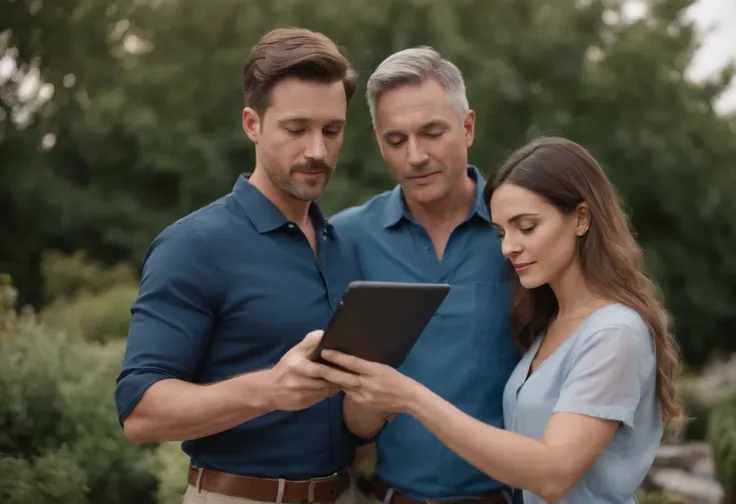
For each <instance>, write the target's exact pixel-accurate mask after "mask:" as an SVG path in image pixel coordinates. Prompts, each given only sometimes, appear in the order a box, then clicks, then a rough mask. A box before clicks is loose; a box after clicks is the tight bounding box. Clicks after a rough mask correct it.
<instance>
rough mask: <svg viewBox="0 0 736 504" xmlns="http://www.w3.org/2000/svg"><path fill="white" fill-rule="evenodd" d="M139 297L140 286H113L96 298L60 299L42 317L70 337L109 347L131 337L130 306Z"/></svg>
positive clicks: (89, 296)
mask: <svg viewBox="0 0 736 504" xmlns="http://www.w3.org/2000/svg"><path fill="white" fill-rule="evenodd" d="M137 294H138V287H137V286H136V285H128V284H120V285H113V286H112V287H110V288H108V289H106V290H103V291H101V292H100V293H98V294H95V295H91V294H82V295H79V296H77V297H74V298H70V299H67V298H60V299H58V300H56V301H55V302H53V303H52V304H50V305H49V306H47V307H46V308H45V309H44V310H43V311H42V313H41V316H42V318H43V320H44V322H45V323H47V324H49V325H51V326H53V327H56V328H59V329H63V330H64V331H66V332H67V333H68V334H70V335H74V336H75V337H79V338H82V339H84V340H85V341H94V342H99V343H106V342H108V341H111V340H115V339H120V338H125V337H126V336H127V335H128V327H129V325H130V306H131V304H132V303H133V301H135V297H136V295H137Z"/></svg>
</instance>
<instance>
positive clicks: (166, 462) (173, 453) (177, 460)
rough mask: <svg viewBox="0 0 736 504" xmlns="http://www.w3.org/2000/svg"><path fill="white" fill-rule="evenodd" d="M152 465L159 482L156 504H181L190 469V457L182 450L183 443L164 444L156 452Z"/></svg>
mask: <svg viewBox="0 0 736 504" xmlns="http://www.w3.org/2000/svg"><path fill="white" fill-rule="evenodd" d="M152 464H153V465H152V470H153V472H154V473H155V474H156V477H157V480H158V488H157V490H156V503H157V504H181V500H182V496H183V495H184V491H185V490H186V489H187V468H188V467H189V457H187V456H186V454H185V453H184V452H183V451H182V450H181V443H173V442H172V443H162V444H161V445H160V446H159V447H158V448H156V450H154V453H153V457H152Z"/></svg>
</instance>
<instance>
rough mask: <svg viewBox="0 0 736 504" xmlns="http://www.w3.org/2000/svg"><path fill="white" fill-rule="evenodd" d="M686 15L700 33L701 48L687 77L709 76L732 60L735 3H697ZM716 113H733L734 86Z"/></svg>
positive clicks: (730, 0) (735, 37) (735, 40)
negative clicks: (688, 15)
mask: <svg viewBox="0 0 736 504" xmlns="http://www.w3.org/2000/svg"><path fill="white" fill-rule="evenodd" d="M690 15H691V16H692V18H693V19H694V20H695V23H696V25H697V26H698V27H699V29H700V30H701V31H702V48H701V49H700V52H699V53H698V54H697V57H696V58H695V62H694V63H693V66H692V68H691V72H690V73H691V77H692V78H693V79H699V78H703V77H707V76H708V75H711V74H712V73H713V72H714V71H717V70H718V69H720V68H722V67H723V66H724V65H725V64H726V63H727V62H728V61H733V60H736V0H699V1H698V2H697V3H696V4H695V5H694V6H693V7H692V9H691V11H690ZM717 107H718V109H719V110H720V111H724V112H725V111H733V112H736V84H733V85H731V88H730V89H729V91H728V92H727V93H726V94H725V95H724V96H723V97H722V98H721V99H720V100H719V102H718V103H717Z"/></svg>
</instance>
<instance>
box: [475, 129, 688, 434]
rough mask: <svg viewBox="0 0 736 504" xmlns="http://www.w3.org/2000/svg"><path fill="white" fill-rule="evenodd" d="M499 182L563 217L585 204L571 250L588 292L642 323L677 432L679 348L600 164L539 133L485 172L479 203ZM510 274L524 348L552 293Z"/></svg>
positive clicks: (551, 312)
mask: <svg viewBox="0 0 736 504" xmlns="http://www.w3.org/2000/svg"><path fill="white" fill-rule="evenodd" d="M505 183H508V184H514V185H516V186H519V187H522V188H524V189H527V190H529V191H532V192H534V193H536V194H538V195H539V196H541V197H542V198H544V199H545V200H546V201H548V202H549V203H550V204H552V205H554V206H555V207H556V208H557V209H558V210H560V211H561V212H563V213H564V214H566V215H570V214H571V213H572V212H573V211H575V209H576V208H577V207H578V205H579V204H580V203H582V202H585V203H586V204H587V206H588V209H589V214H590V226H589V229H588V232H587V233H586V234H585V235H584V236H582V237H580V238H579V241H578V248H577V254H578V258H579V261H580V266H581V269H582V273H583V278H584V279H585V282H586V285H587V286H588V288H589V289H590V290H591V292H593V293H594V294H596V295H598V296H601V297H605V298H608V299H613V300H615V301H616V302H618V303H621V304H623V305H625V306H628V307H630V308H631V309H633V310H636V311H637V312H638V313H639V314H640V315H641V316H642V318H643V319H644V320H645V321H646V323H647V324H648V326H649V329H650V331H651V334H652V339H653V341H654V348H655V352H656V358H657V396H658V398H659V402H660V407H661V410H662V417H663V420H664V422H665V424H666V426H667V427H668V430H670V432H671V431H672V430H676V429H677V427H678V425H679V423H680V421H681V420H682V418H683V412H682V408H681V406H680V404H679V403H678V401H677V397H676V379H677V375H678V374H679V371H680V365H679V352H678V346H677V343H676V341H675V339H674V337H673V335H672V333H671V332H670V328H669V325H670V324H669V317H668V314H667V312H666V311H665V308H664V304H663V300H662V295H661V292H660V291H659V289H658V288H657V286H656V285H655V283H654V282H653V281H652V280H651V279H649V278H648V277H647V275H646V274H645V273H644V271H643V269H644V254H643V252H642V249H641V248H640V247H639V245H638V244H637V242H636V240H635V239H634V236H633V234H632V231H631V228H630V226H629V222H628V219H627V217H626V215H625V213H624V211H623V209H622V205H621V201H620V198H619V196H618V194H617V192H616V190H615V189H614V187H613V185H612V184H611V182H610V181H609V180H608V178H607V177H606V174H605V173H604V172H603V169H602V168H601V167H600V165H599V164H598V162H597V161H596V160H595V159H594V158H593V156H592V155H591V154H590V153H589V152H588V151H587V150H586V149H584V148H583V147H581V146H580V145H578V144H576V143H575V142H572V141H570V140H567V139H564V138H556V137H545V138H540V139H537V140H534V141H532V142H530V143H528V144H527V145H525V146H523V147H522V148H520V149H518V150H517V151H515V152H514V153H513V154H511V156H509V158H508V159H507V160H506V161H505V162H504V163H503V164H502V165H501V166H500V168H499V169H498V170H497V171H496V172H495V173H494V174H492V175H491V176H490V177H489V180H488V183H487V185H486V188H485V191H484V195H483V196H484V200H485V203H486V206H489V205H490V199H491V196H492V194H493V191H495V190H496V189H497V188H498V187H499V186H500V185H502V184H505ZM514 277H515V278H516V290H515V294H514V301H513V307H512V310H511V324H512V327H513V329H514V336H515V339H516V342H517V344H518V345H519V346H520V347H521V349H522V350H523V351H527V350H529V348H530V347H531V345H532V342H533V341H534V338H535V337H536V335H537V334H538V333H539V331H540V330H543V329H546V328H547V326H548V325H549V323H550V321H551V320H552V318H553V317H554V316H555V315H556V314H557V310H558V305H557V298H556V297H555V295H554V293H553V292H552V289H551V288H550V286H549V285H543V286H541V287H537V288H534V289H525V288H524V287H522V286H521V284H520V283H519V281H518V277H516V276H515V275H514Z"/></svg>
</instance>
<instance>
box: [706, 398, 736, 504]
mask: <svg viewBox="0 0 736 504" xmlns="http://www.w3.org/2000/svg"><path fill="white" fill-rule="evenodd" d="M708 442H709V443H710V444H711V445H712V447H713V460H714V463H715V468H716V477H717V479H718V481H719V482H720V483H721V486H722V487H723V491H724V503H727V504H734V503H736V396H734V397H733V398H732V399H730V400H727V401H724V402H723V403H721V404H719V405H718V406H717V407H716V408H715V409H714V410H713V412H712V413H711V417H710V421H709V423H708Z"/></svg>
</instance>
